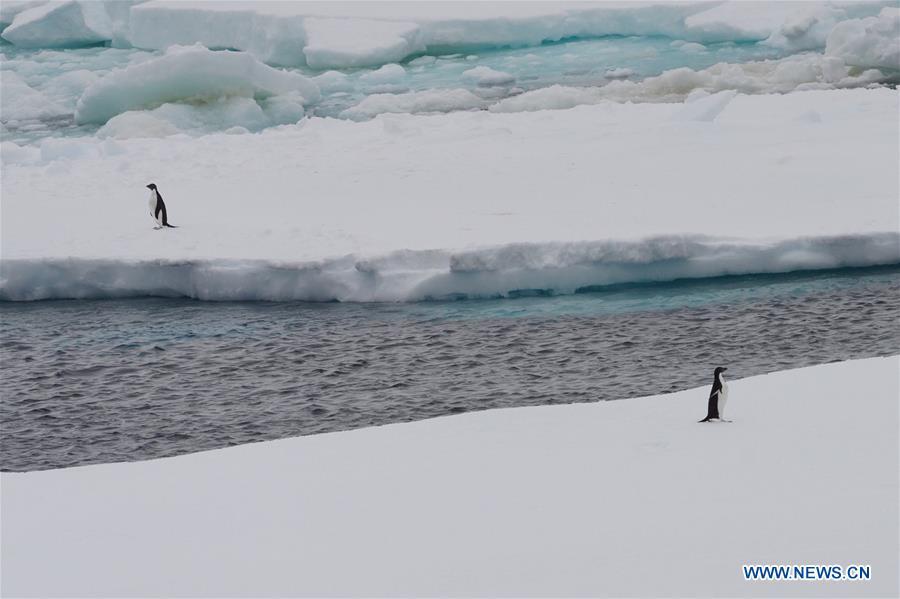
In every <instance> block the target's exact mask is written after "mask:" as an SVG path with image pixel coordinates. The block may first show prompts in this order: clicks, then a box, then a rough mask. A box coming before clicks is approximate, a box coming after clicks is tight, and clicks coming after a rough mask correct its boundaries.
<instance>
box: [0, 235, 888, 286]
mask: <svg viewBox="0 0 900 599" xmlns="http://www.w3.org/2000/svg"><path fill="white" fill-rule="evenodd" d="M883 264H900V233H882V234H870V235H855V236H841V237H823V238H812V239H799V240H789V241H783V242H779V243H772V244H759V243H750V242H739V243H735V242H722V241H720V240H709V239H702V238H701V239H692V238H688V237H665V238H653V239H647V240H642V241H597V242H581V243H524V244H510V245H506V246H501V247H497V248H491V249H482V250H473V251H467V252H450V251H437V250H428V251H421V252H416V251H410V250H407V251H403V252H399V253H395V254H392V255H388V256H384V257H376V258H358V257H354V256H345V257H343V258H340V259H335V260H326V261H320V262H316V263H307V264H302V263H301V264H290V263H288V262H285V261H279V262H278V263H266V262H258V261H234V260H203V261H193V260H190V261H186V260H180V261H174V262H169V261H149V262H129V261H121V260H110V259H105V260H76V259H65V260H52V259H51V260H47V259H39V260H14V259H13V260H3V261H2V262H0V299H2V300H15V301H26V300H42V299H61V298H79V299H83V298H110V297H141V296H163V297H189V298H194V299H201V300H226V301H256V300H269V301H291V300H302V301H334V300H339V301H417V300H425V299H446V298H456V299H460V298H493V297H506V296H511V295H516V294H517V293H520V292H521V291H523V290H527V291H532V290H540V291H542V292H547V293H553V294H571V293H576V292H578V291H579V290H584V289H595V288H599V287H602V286H605V285H612V284H617V283H641V282H650V281H654V282H659V281H672V280H676V279H694V278H705V277H715V276H720V275H742V274H758V273H779V272H790V271H797V270H817V269H823V268H844V267H859V266H872V265H883Z"/></svg>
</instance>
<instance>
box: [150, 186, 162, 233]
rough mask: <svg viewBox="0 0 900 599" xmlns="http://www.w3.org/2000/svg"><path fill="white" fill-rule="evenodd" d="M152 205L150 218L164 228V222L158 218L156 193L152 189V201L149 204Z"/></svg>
mask: <svg viewBox="0 0 900 599" xmlns="http://www.w3.org/2000/svg"><path fill="white" fill-rule="evenodd" d="M148 204H149V205H150V216H151V217H152V218H153V221H154V222H155V223H156V224H157V225H159V226H160V227H161V226H162V220H161V219H159V218H157V217H156V192H155V191H153V190H152V189H151V190H150V201H149V202H148ZM160 216H162V212H160Z"/></svg>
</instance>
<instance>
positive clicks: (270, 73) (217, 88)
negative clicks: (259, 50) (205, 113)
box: [75, 46, 319, 124]
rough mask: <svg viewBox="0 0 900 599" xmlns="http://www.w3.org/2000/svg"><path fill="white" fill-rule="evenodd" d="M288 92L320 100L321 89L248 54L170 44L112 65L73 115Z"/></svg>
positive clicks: (98, 118) (95, 118)
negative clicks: (157, 53)
mask: <svg viewBox="0 0 900 599" xmlns="http://www.w3.org/2000/svg"><path fill="white" fill-rule="evenodd" d="M292 92H297V93H299V94H301V95H302V96H303V100H302V101H303V102H315V101H317V100H318V99H319V89H318V87H317V86H316V84H315V83H313V82H312V81H311V80H310V79H308V78H306V77H304V76H302V75H299V74H297V73H289V72H287V71H280V70H277V69H273V68H272V67H269V66H266V65H264V64H263V63H261V62H259V61H258V60H256V59H255V58H253V57H252V56H251V55H249V54H246V53H243V52H228V51H220V52H214V51H211V50H207V49H206V48H204V47H202V46H187V47H172V48H170V49H169V50H168V52H167V53H166V54H165V55H164V56H161V57H159V58H155V59H152V60H148V61H146V62H142V63H140V64H136V65H132V66H128V67H126V68H124V69H119V70H116V71H114V72H112V73H110V74H109V75H107V76H105V77H103V78H102V79H100V80H99V81H97V82H96V83H94V84H93V85H91V86H90V87H88V88H87V89H86V90H85V92H84V94H83V95H82V96H81V99H79V100H78V106H77V108H76V112H75V120H76V121H77V122H79V123H101V124H102V123H105V122H106V121H108V120H109V119H111V118H112V117H114V116H116V115H118V114H121V113H123V112H126V111H129V110H136V109H143V108H152V107H154V106H159V105H161V104H164V103H166V102H176V101H179V100H192V101H196V100H198V99H200V100H212V99H216V98H220V97H222V96H245V97H254V98H267V97H270V96H276V95H281V94H288V93H292Z"/></svg>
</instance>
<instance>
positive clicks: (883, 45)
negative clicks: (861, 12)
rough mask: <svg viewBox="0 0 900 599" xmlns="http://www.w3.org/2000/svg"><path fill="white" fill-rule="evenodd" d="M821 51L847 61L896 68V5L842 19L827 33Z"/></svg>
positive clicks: (899, 64)
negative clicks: (864, 15)
mask: <svg viewBox="0 0 900 599" xmlns="http://www.w3.org/2000/svg"><path fill="white" fill-rule="evenodd" d="M825 53H826V54H828V55H829V56H838V57H840V58H841V59H843V60H844V62H846V63H847V64H849V65H854V66H859V67H878V68H886V69H893V70H900V8H885V9H883V10H882V11H881V13H880V14H879V15H878V16H877V17H868V18H865V19H853V20H850V21H844V22H842V23H840V24H838V25H836V26H835V27H834V29H833V30H832V31H831V33H830V34H829V35H828V40H827V43H826V47H825Z"/></svg>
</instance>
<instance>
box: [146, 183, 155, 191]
mask: <svg viewBox="0 0 900 599" xmlns="http://www.w3.org/2000/svg"><path fill="white" fill-rule="evenodd" d="M147 189H153V190H156V183H151V184H150V185H148V186H147Z"/></svg>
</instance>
